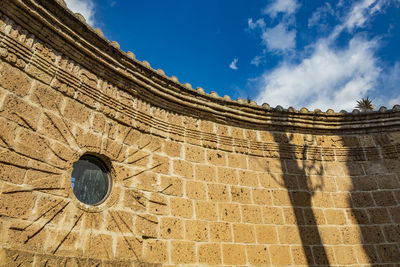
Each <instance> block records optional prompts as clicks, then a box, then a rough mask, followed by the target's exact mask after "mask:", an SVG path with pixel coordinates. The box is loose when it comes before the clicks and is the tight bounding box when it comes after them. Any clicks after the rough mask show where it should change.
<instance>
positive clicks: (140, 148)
mask: <svg viewBox="0 0 400 267" xmlns="http://www.w3.org/2000/svg"><path fill="white" fill-rule="evenodd" d="M148 145H150V142H148V143H147V144H145V145H144V146H142V147H139V148H138V149H137V150H136V151H135V152H133V153H132V154H130V155H128V157H127V158H130V157H132V156H133V155H135V154H136V153H138V152H139V151H140V150H142V149H144V148H145V147H147V146H148Z"/></svg>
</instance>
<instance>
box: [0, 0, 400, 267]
mask: <svg viewBox="0 0 400 267" xmlns="http://www.w3.org/2000/svg"><path fill="white" fill-rule="evenodd" d="M23 2H24V5H22V4H21V3H22V2H21V3H19V4H15V3H14V2H13V1H2V2H1V4H0V32H1V34H0V39H1V42H0V233H1V235H0V247H1V249H0V265H5V266H14V265H15V266H178V265H185V266H199V265H221V266H267V265H272V266H291V265H303V266H304V265H309V266H318V265H319V266H323V265H325V266H326V265H331V266H339V265H340V266H342V265H343V266H347V265H351V266H353V265H354V266H355V265H374V266H375V265H377V266H378V265H379V266H386V265H387V266H389V265H390V266H392V265H395V264H398V263H399V261H400V259H399V256H398V255H400V247H399V246H398V240H399V239H400V231H399V223H400V208H399V203H400V179H399V178H400V168H399V166H400V164H399V163H400V161H399V159H400V154H399V153H400V133H399V129H398V125H399V120H400V113H399V110H398V107H396V108H394V109H393V110H386V111H385V110H384V109H381V110H380V111H377V112H371V113H360V114H358V113H357V112H355V113H351V114H345V113H335V112H332V110H329V111H327V112H320V111H318V110H316V111H315V112H310V111H308V110H307V109H306V108H303V109H301V110H300V111H296V110H294V109H293V108H289V109H288V110H286V109H284V108H282V107H279V106H278V107H277V108H275V109H271V108H270V107H269V106H268V105H263V106H262V107H259V106H257V105H256V103H250V104H248V103H245V102H244V101H242V100H239V101H232V100H230V98H229V97H225V98H219V97H218V95H217V94H216V93H212V94H210V95H208V94H206V93H204V90H202V89H198V90H196V91H194V90H192V89H191V86H189V85H188V84H186V85H183V86H182V85H181V84H179V81H178V80H177V79H176V78H168V77H167V76H165V75H164V74H163V72H162V71H154V70H153V69H151V67H150V64H147V63H146V62H145V63H138V62H136V61H135V59H133V58H132V56H130V57H129V54H128V56H127V57H125V56H124V54H121V51H118V52H116V50H115V47H114V48H113V46H112V45H110V44H109V43H107V42H105V41H104V39H103V38H104V37H101V36H100V35H98V34H97V33H96V32H95V31H92V30H90V29H87V27H89V26H88V25H87V24H83V22H81V21H80V20H79V18H76V17H74V16H71V14H70V13H69V12H68V11H66V10H65V9H64V7H65V5H64V3H63V1H61V2H60V1H37V0H24V1H23ZM25 4H26V5H25ZM60 4H61V5H60ZM16 6H18V9H16V8H15V7H16ZM63 6H64V7H63ZM30 7H35V10H36V11H34V12H35V13H34V14H35V15H34V16H32V14H33V13H32V10H30ZM42 8H43V10H46V13H44V12H43V13H38V12H37V11H38V10H42ZM41 14H46V15H45V16H43V17H42V16H41ZM78 17H79V16H78ZM29 20H32V23H26V22H27V21H29ZM54 21H57V22H60V23H62V24H63V25H57V28H56V27H53V26H52V25H54ZM19 23H21V25H23V27H22V26H21V25H19ZM61 26H62V27H61ZM44 36H47V38H46V40H43V38H44ZM99 38H100V39H99ZM69 40H74V41H73V42H70V41H69ZM106 62H107V63H106ZM111 62H113V63H112V64H109V63H111ZM114 63H115V64H114ZM366 122H367V123H366ZM85 154H90V155H92V156H95V157H97V158H98V159H99V160H101V161H103V163H104V165H105V166H103V167H102V168H103V169H104V171H105V172H107V173H108V174H107V175H108V177H109V179H110V180H111V183H110V184H109V188H110V190H109V192H107V195H106V197H105V199H104V201H102V202H101V203H98V204H97V205H87V204H84V203H82V202H80V201H79V200H78V198H77V197H76V196H75V193H74V188H75V186H76V184H77V183H76V182H74V183H72V182H71V178H75V179H76V178H77V177H72V174H73V173H74V175H75V173H76V172H73V169H74V163H75V162H76V161H77V160H78V159H79V158H81V157H82V155H85ZM91 188H92V187H91Z"/></svg>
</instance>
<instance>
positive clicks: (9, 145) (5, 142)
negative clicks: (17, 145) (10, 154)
mask: <svg viewBox="0 0 400 267" xmlns="http://www.w3.org/2000/svg"><path fill="white" fill-rule="evenodd" d="M0 140H1V141H3V143H4V144H6V147H11V144H9V143H8V142H7V141H6V139H4V138H3V137H2V136H1V135H0Z"/></svg>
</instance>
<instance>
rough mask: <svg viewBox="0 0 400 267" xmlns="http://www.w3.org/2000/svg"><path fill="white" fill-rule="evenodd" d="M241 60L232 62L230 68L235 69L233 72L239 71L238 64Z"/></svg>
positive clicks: (236, 59) (235, 59)
mask: <svg viewBox="0 0 400 267" xmlns="http://www.w3.org/2000/svg"><path fill="white" fill-rule="evenodd" d="M238 61H239V59H238V58H234V59H233V61H232V62H231V64H229V68H231V69H233V70H238V69H239V68H238V66H237V63H238Z"/></svg>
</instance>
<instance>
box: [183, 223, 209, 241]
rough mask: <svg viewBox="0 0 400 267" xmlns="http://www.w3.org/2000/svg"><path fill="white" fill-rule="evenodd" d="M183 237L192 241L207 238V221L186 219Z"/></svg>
mask: <svg viewBox="0 0 400 267" xmlns="http://www.w3.org/2000/svg"><path fill="white" fill-rule="evenodd" d="M185 229H186V234H185V238H186V239H187V240H192V241H207V240H208V222H204V221H196V220H187V221H185Z"/></svg>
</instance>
